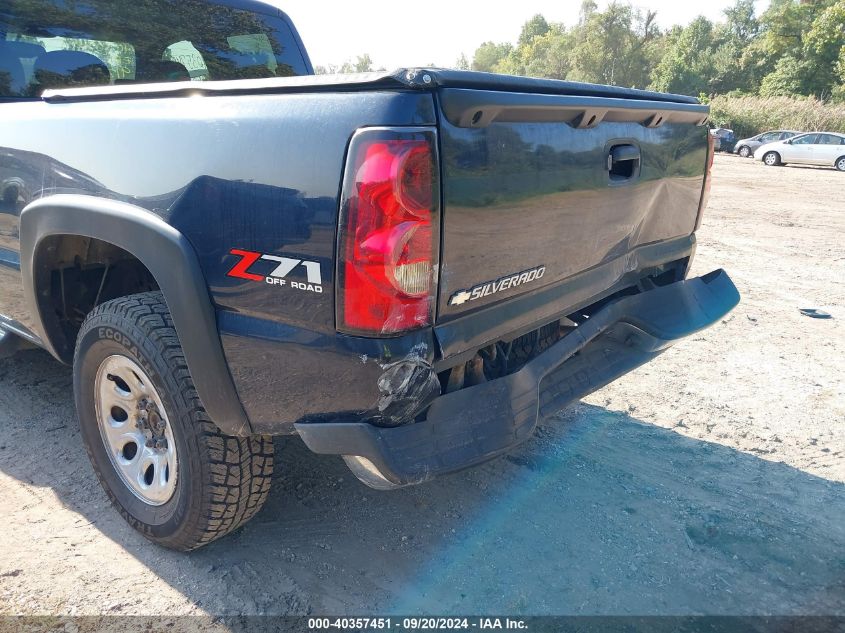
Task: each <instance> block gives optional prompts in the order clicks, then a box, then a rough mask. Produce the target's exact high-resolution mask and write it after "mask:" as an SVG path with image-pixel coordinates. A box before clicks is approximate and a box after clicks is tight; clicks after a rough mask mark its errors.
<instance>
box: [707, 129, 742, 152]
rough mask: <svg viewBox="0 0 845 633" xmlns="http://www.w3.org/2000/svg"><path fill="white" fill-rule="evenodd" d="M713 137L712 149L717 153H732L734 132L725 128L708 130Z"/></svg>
mask: <svg viewBox="0 0 845 633" xmlns="http://www.w3.org/2000/svg"><path fill="white" fill-rule="evenodd" d="M710 135H711V136H712V137H713V149H715V150H716V151H717V152H732V151H733V149H734V145H735V143H736V135H734V131H733V130H731V129H728V128H725V127H718V128H716V129H714V130H710Z"/></svg>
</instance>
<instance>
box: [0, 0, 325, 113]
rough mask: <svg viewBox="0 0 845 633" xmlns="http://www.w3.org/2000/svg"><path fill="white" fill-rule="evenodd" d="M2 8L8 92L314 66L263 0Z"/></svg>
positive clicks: (99, 1)
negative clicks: (261, 1) (254, 8)
mask: <svg viewBox="0 0 845 633" xmlns="http://www.w3.org/2000/svg"><path fill="white" fill-rule="evenodd" d="M9 4H11V8H10V9H7V8H5V7H7V6H9ZM0 5H2V6H0V97H13V98H14V97H24V98H25V97H38V96H40V95H41V94H42V93H43V91H44V90H45V89H48V88H67V87H80V86H100V85H108V84H115V83H127V82H131V83H151V82H161V81H188V80H193V81H209V80H224V79H225V80H231V79H253V78H261V77H289V76H297V75H306V74H308V73H309V72H310V71H309V66H308V62H307V59H306V58H305V56H304V55H303V53H302V51H301V49H300V48H299V41H298V39H297V37H296V35H295V32H294V31H293V29H292V27H291V26H290V24H289V23H288V22H287V21H286V20H285V19H284V18H283V17H282V16H281V15H279V14H278V13H273V12H272V10H270V9H265V6H264V5H263V4H262V3H260V2H255V3H252V2H250V1H249V0H237V2H236V1H235V0H225V1H224V0H126V1H121V2H116V1H115V0H84V1H83V0H73V1H71V0H27V1H21V2H12V3H0ZM232 5H234V6H232ZM253 7H256V8H258V11H255V10H250V9H251V8H253ZM262 10H267V11H268V13H266V14H265V13H262V12H261V11H262Z"/></svg>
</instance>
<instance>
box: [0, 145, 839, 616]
mask: <svg viewBox="0 0 845 633" xmlns="http://www.w3.org/2000/svg"><path fill="white" fill-rule="evenodd" d="M715 178H716V184H715V186H714V191H713V196H712V200H711V204H710V209H709V212H708V214H707V216H706V218H705V221H704V225H703V227H702V230H701V232H700V235H699V238H700V239H699V249H698V252H699V255H698V258H697V261H696V264H695V271H694V272H695V273H696V274H702V273H705V272H707V271H709V270H712V269H713V268H717V267H724V268H726V269H727V270H728V271H729V272H730V273H731V275H732V276H733V278H734V280H735V281H736V283H737V285H738V286H739V287H740V290H741V292H742V295H743V303H742V304H741V305H740V307H739V308H738V309H737V310H736V311H735V312H734V313H733V314H731V315H730V316H729V317H728V318H726V319H725V320H724V321H723V322H722V323H720V324H718V325H717V326H716V327H715V328H713V329H711V330H709V331H707V332H705V333H703V334H701V335H700V336H697V337H695V338H693V339H690V340H687V341H684V342H683V343H681V344H680V345H678V346H677V347H676V348H674V349H673V350H671V351H669V352H668V353H666V354H665V355H663V356H662V357H661V358H659V359H657V360H656V361H655V362H653V363H651V364H650V365H647V366H646V367H643V368H641V369H639V370H637V371H636V372H634V373H633V374H631V375H629V376H626V377H624V378H623V379H621V380H619V381H618V382H616V383H614V384H613V385H610V386H609V387H606V388H605V389H602V390H601V391H599V392H597V393H595V394H593V395H592V396H591V397H589V398H588V399H586V400H585V401H584V402H583V403H581V404H579V405H577V406H574V407H572V408H570V409H568V410H567V411H564V412H561V413H560V414H559V415H558V416H556V417H555V418H554V419H550V420H547V421H545V422H544V423H543V424H542V426H541V428H540V429H539V432H538V433H537V436H536V437H535V438H534V439H533V440H531V441H529V442H528V443H526V444H525V445H523V446H522V447H520V448H519V449H517V450H515V451H514V452H513V453H512V454H510V455H508V456H506V457H504V458H501V459H498V460H496V461H494V462H491V463H489V464H486V465H484V466H482V467H480V468H477V469H475V470H471V471H468V472H465V473H461V474H458V475H454V476H451V477H447V478H443V479H441V480H438V481H435V482H431V483H429V484H426V485H423V486H420V487H417V488H411V489H406V490H401V491H396V492H376V491H373V490H370V489H368V488H366V487H364V486H363V485H361V484H359V483H358V482H357V481H356V480H355V479H354V478H353V477H352V476H351V475H350V474H349V472H348V471H347V470H346V468H345V466H344V465H343V463H342V461H341V460H340V459H339V458H332V457H320V456H316V455H312V454H310V453H309V452H308V451H307V450H306V449H305V448H304V446H303V445H302V443H301V441H299V440H298V439H296V438H283V439H280V440H278V442H277V451H278V464H279V466H278V467H277V476H276V477H275V481H274V485H275V487H274V490H273V492H272V493H271V497H270V500H269V502H268V504H267V507H266V508H265V510H264V511H263V512H262V513H261V514H260V515H259V516H258V518H257V519H256V520H255V521H253V522H252V523H251V524H249V525H248V526H246V527H245V528H244V529H243V530H241V531H240V532H238V533H236V534H235V535H233V536H231V537H229V538H227V539H224V540H223V541H220V542H217V543H214V544H213V545H211V546H209V547H207V548H205V549H203V550H201V551H199V552H195V553H193V554H190V555H185V554H177V553H173V552H169V551H165V550H163V549H160V548H158V547H156V546H154V545H151V544H150V543H148V542H147V541H145V540H144V539H143V538H142V537H140V536H139V535H137V534H136V533H135V532H134V531H133V530H132V529H131V528H129V527H128V526H127V525H126V524H125V523H124V522H123V520H122V519H120V517H119V516H118V515H117V513H116V512H114V511H113V510H112V509H111V508H110V507H109V505H108V502H107V500H106V497H105V495H104V493H103V492H102V491H101V490H100V488H99V486H98V485H97V483H96V482H95V479H94V476H93V474H92V472H91V468H90V466H89V464H88V461H87V458H86V456H85V453H84V451H83V449H82V446H81V442H80V438H79V431H78V424H77V421H76V418H75V415H74V410H73V402H72V394H71V374H70V370H69V369H67V368H65V367H62V366H61V365H58V364H57V363H55V362H54V361H52V360H51V359H50V357H48V356H47V354H45V353H43V352H40V351H27V352H21V353H19V354H18V355H16V356H15V357H13V358H11V359H6V360H2V361H0V507H2V516H3V519H4V520H3V521H2V523H0V541H2V543H4V547H2V548H0V614H25V615H36V614H41V615H83V614H90V615H101V614H108V615H120V614H124V615H127V614H138V615H155V614H166V615H178V614H200V615H209V614H210V615H226V614H229V615H235V614H255V613H269V614H325V613H332V614H372V613H374V612H381V613H402V612H405V613H408V612H417V613H448V612H458V613H496V614H501V613H514V614H525V615H530V614H534V615H537V614H639V615H644V614H783V615H788V614H845V520H843V519H845V281H843V279H845V239H844V238H845V198H843V194H842V192H843V184H845V174H840V173H836V172H834V171H831V170H824V169H814V168H794V167H787V168H765V167H763V166H762V165H761V164H759V163H754V162H753V161H750V160H742V159H739V158H736V157H732V156H719V157H717V160H716V165H715ZM805 307H812V308H822V309H825V310H827V311H828V312H830V313H832V314H833V316H834V318H833V319H832V320H824V321H823V320H814V319H810V318H807V317H805V316H802V315H801V314H800V313H799V308H805Z"/></svg>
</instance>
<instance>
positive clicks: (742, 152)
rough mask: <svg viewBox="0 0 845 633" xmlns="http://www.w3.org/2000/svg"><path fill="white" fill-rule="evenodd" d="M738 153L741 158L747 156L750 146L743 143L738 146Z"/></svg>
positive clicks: (749, 154) (749, 153)
mask: <svg viewBox="0 0 845 633" xmlns="http://www.w3.org/2000/svg"><path fill="white" fill-rule="evenodd" d="M739 155H740V156H742V157H743V158H748V157H749V156H751V148H749V147H748V146H747V145H743V146H742V147H740V148H739Z"/></svg>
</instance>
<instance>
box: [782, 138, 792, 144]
mask: <svg viewBox="0 0 845 633" xmlns="http://www.w3.org/2000/svg"><path fill="white" fill-rule="evenodd" d="M784 143H786V144H787V145H792V139H791V138H788V139H786V140H785V141H784Z"/></svg>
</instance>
